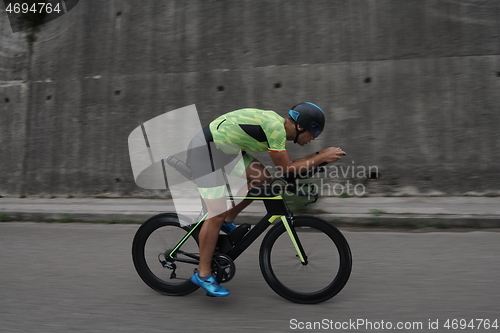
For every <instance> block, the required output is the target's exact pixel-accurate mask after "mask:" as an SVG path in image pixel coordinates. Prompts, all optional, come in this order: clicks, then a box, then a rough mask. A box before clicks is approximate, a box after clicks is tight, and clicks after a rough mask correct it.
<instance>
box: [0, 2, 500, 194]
mask: <svg viewBox="0 0 500 333" xmlns="http://www.w3.org/2000/svg"><path fill="white" fill-rule="evenodd" d="M96 4H97V1H96V2H93V1H80V3H79V4H78V5H77V6H76V7H75V8H74V9H73V10H72V11H70V12H69V13H68V14H66V15H64V16H62V17H61V18H59V19H57V20H54V21H52V22H49V23H47V24H45V25H44V26H42V29H41V31H40V32H39V33H38V40H37V41H36V42H35V44H34V52H33V59H32V62H31V67H30V66H29V57H28V51H27V46H26V43H25V41H24V39H23V37H22V33H17V34H13V33H12V32H11V31H10V27H9V25H8V20H7V16H6V15H5V13H4V12H0V31H1V32H0V36H1V41H0V160H1V161H2V162H1V164H0V194H3V195H17V194H19V193H21V192H24V193H26V194H28V195H29V194H36V195H39V194H57V195H66V194H74V195H97V194H104V193H110V194H119V195H137V194H138V193H144V192H142V191H141V190H140V189H138V188H137V187H136V186H135V184H134V181H133V177H132V172H131V167H130V162H129V157H128V149H127V137H128V135H129V133H130V132H131V131H132V130H133V129H134V128H136V127H137V126H139V125H140V124H141V123H143V122H145V121H147V120H149V119H151V118H153V117H155V116H157V115H159V114H161V113H163V112H166V111H170V110H173V109H176V108H179V107H183V106H186V105H190V104H196V105H197V107H198V111H199V113H200V117H201V120H202V124H203V125H205V124H208V122H209V121H210V120H211V119H212V118H214V117H215V116H217V115H218V114H220V113H223V112H226V111H230V110H233V109H236V108H242V107H258V108H265V109H273V110H276V111H277V112H279V113H281V114H282V115H285V114H286V112H287V110H288V108H290V107H291V106H292V105H294V104H295V103H297V102H300V101H304V100H309V101H314V102H315V103H317V104H318V105H320V106H322V107H323V108H324V109H325V110H326V111H327V117H328V118H327V119H328V126H327V130H326V131H325V133H324V134H323V135H322V136H321V137H320V138H319V139H318V140H316V141H315V142H314V143H312V144H311V145H310V146H308V147H307V148H305V149H301V150H300V149H297V147H293V148H291V149H290V150H291V152H292V154H294V155H295V156H297V155H303V154H306V153H310V152H313V151H316V150H319V149H321V148H322V147H326V146H329V145H335V146H341V147H342V148H343V149H344V150H345V151H346V152H348V158H346V159H345V160H344V161H343V163H342V164H340V166H343V167H347V166H377V167H378V171H379V179H378V180H371V181H367V180H358V181H363V183H364V184H366V185H367V186H368V190H371V191H372V192H373V191H375V192H380V191H382V192H387V191H393V190H396V189H398V188H400V187H404V186H414V187H416V188H418V189H419V190H420V191H422V192H426V191H431V190H438V191H442V192H444V193H465V192H468V191H478V192H489V191H498V190H500V181H499V179H500V177H499V176H500V166H499V163H498V162H497V161H498V160H499V158H500V133H499V131H498V128H499V127H500V112H499V111H500V107H499V105H500V93H499V92H500V20H498V17H500V2H499V1H497V0H405V1H400V0H312V1H299V0H294V1H281V0H273V1H270V0H269V1H261V0H245V1H243V0H241V1H228V0H203V1H201V0H198V1H180V0H178V1H174V0H172V1H170V0H168V1H144V2H141V4H140V5H139V4H138V3H137V1H133V0H110V1H99V2H98V5H96ZM0 8H1V6H0ZM28 68H31V69H30V70H28ZM259 157H262V160H265V161H268V159H267V156H266V155H265V154H263V155H260V156H259Z"/></svg>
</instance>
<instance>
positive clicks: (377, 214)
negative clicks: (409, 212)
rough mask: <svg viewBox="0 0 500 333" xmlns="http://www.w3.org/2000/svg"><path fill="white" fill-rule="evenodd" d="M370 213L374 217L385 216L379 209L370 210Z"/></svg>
mask: <svg viewBox="0 0 500 333" xmlns="http://www.w3.org/2000/svg"><path fill="white" fill-rule="evenodd" d="M370 213H372V215H374V216H380V215H382V214H385V213H386V212H385V211H383V210H379V209H372V210H370Z"/></svg>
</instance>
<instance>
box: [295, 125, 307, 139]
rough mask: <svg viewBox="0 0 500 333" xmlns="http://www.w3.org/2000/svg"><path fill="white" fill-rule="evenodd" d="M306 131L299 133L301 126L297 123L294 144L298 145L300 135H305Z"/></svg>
mask: <svg viewBox="0 0 500 333" xmlns="http://www.w3.org/2000/svg"><path fill="white" fill-rule="evenodd" d="M305 131H306V130H302V131H299V125H297V123H295V133H296V135H295V140H293V143H297V140H298V139H299V135H301V134H302V133H304V132H305Z"/></svg>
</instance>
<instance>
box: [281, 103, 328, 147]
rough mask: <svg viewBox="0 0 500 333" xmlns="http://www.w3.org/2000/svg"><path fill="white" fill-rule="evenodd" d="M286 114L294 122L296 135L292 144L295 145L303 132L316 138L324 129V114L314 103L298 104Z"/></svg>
mask: <svg viewBox="0 0 500 333" xmlns="http://www.w3.org/2000/svg"><path fill="white" fill-rule="evenodd" d="M288 114H289V115H290V118H291V119H292V120H293V121H294V123H295V130H296V131H297V135H296V136H295V140H294V141H293V142H294V143H297V139H298V138H299V135H300V134H301V133H304V132H305V131H309V132H310V133H311V134H312V135H313V136H314V137H315V138H317V137H318V136H319V135H320V134H321V132H323V128H325V113H324V112H323V110H321V108H320V107H319V106H317V105H316V104H314V103H311V102H302V103H299V104H297V105H295V106H294V107H293V108H292V109H291V110H290V111H288ZM297 125H300V126H301V127H302V128H303V130H302V131H299V129H298V127H297Z"/></svg>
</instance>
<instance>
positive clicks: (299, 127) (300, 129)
mask: <svg viewBox="0 0 500 333" xmlns="http://www.w3.org/2000/svg"><path fill="white" fill-rule="evenodd" d="M297 129H298V130H299V132H300V131H303V130H304V127H302V126H300V125H298V124H297Z"/></svg>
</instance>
